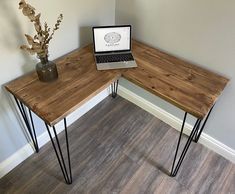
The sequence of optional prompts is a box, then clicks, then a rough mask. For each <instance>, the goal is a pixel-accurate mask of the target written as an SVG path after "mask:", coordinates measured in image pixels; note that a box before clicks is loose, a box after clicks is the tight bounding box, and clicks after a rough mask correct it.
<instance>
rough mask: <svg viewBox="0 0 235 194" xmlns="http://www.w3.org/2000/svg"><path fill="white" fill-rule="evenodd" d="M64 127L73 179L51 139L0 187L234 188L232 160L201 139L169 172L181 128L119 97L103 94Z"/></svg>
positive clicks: (23, 191)
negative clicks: (65, 172) (63, 168)
mask: <svg viewBox="0 0 235 194" xmlns="http://www.w3.org/2000/svg"><path fill="white" fill-rule="evenodd" d="M68 132H69V140H70V153H71V162H72V172H73V184H72V185H66V184H65V182H64V179H63V175H62V173H61V171H60V168H59V164H58V162H57V158H56V156H55V153H54V150H53V148H52V146H51V143H50V142H49V143H48V144H46V145H45V146H43V147H42V148H41V149H40V153H39V154H33V155H32V156H31V157H30V158H28V159H27V160H26V161H24V162H23V163H22V164H20V165H19V166H18V167H17V168H15V169H14V170H13V171H11V172H10V173H9V174H7V175H6V176H5V177H3V178H2V179H1V180H0V193H1V194H5V193H19V194H27V193H33V194H37V193H38V194H41V193H42V194H45V193H54V194H60V193H78V194H80V193H81V194H83V193H84V194H85V193H91V194H117V193H121V194H145V193H146V194H151V193H155V194H165V193H166V194H182V193H190V194H193V193H202V194H210V193H211V194H212V193H213V194H235V165H234V164H232V163H230V162H229V161H227V160H226V159H224V158H223V157H221V156H219V155H217V154H216V153H214V152H212V151H210V150H208V149H207V148H205V147H203V146H202V145H200V144H195V143H192V146H191V147H190V149H189V153H188V154H187V156H186V158H185V160H184V162H183V164H182V168H181V169H180V170H179V173H178V175H177V176H176V177H174V178H172V177H169V176H167V174H165V173H164V172H166V171H167V170H168V169H170V168H171V164H172V159H173V153H174V151H175V147H176V142H177V138H178V135H179V133H178V132H177V131H176V130H175V129H172V128H171V127H170V126H168V125H167V124H165V123H163V122H162V121H160V120H158V119H157V118H155V117H153V116H152V115H150V114H149V113H147V112H145V111H144V110H142V109H141V108H139V107H137V106H135V105H133V104H132V103H130V102H128V101H126V100H124V99H123V98H121V97H117V98H116V99H112V98H111V97H108V98H106V99H105V100H104V101H102V102H101V103H100V104H98V105H97V106H96V107H95V108H93V109H92V110H91V111H89V112H88V113H87V114H85V115H84V116H83V117H82V118H81V119H79V120H78V121H77V122H75V123H74V124H73V125H72V126H70V127H69V130H68ZM59 137H60V140H61V143H62V145H63V146H62V147H63V150H64V151H65V141H64V133H61V134H60V135H59ZM185 140H186V137H183V141H184V142H185ZM181 149H182V148H181Z"/></svg>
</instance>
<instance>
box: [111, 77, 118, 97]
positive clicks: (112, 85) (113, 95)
mask: <svg viewBox="0 0 235 194" xmlns="http://www.w3.org/2000/svg"><path fill="white" fill-rule="evenodd" d="M111 90H112V97H113V98H116V96H117V90H118V80H116V81H114V82H113V83H112V84H111Z"/></svg>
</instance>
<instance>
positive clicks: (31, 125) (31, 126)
mask: <svg viewBox="0 0 235 194" xmlns="http://www.w3.org/2000/svg"><path fill="white" fill-rule="evenodd" d="M14 98H15V101H16V104H17V106H18V109H19V111H20V113H21V116H22V118H23V120H24V122H25V125H26V128H27V130H28V132H29V135H30V137H31V139H32V142H33V145H34V148H35V151H36V152H37V153H38V152H39V147H38V141H37V135H36V132H35V127H34V123H33V117H32V112H31V110H30V109H29V108H28V112H29V117H30V121H29V118H28V115H27V113H26V107H25V106H24V105H23V103H22V102H20V101H19V100H18V99H17V98H16V97H15V96H14Z"/></svg>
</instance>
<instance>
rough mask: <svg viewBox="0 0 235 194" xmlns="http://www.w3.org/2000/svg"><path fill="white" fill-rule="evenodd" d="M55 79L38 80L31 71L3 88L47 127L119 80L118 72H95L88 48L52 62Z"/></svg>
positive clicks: (91, 51)
mask: <svg viewBox="0 0 235 194" xmlns="http://www.w3.org/2000/svg"><path fill="white" fill-rule="evenodd" d="M55 62H56V64H57V68H58V73H59V79H58V80H56V81H54V82H52V83H43V82H40V81H39V80H38V77H37V75H36V73H35V72H33V73H29V74H28V75H25V76H23V77H20V78H18V79H16V80H14V81H12V82H10V83H9V84H7V85H6V89H7V90H8V91H9V92H11V93H12V94H13V95H14V96H16V97H17V98H18V99H19V100H20V101H21V102H23V103H24V104H25V105H26V106H27V107H29V108H30V109H31V110H32V111H33V112H34V113H36V114H37V115H38V116H39V117H40V118H41V119H42V120H44V121H45V122H46V123H48V124H49V125H51V126H52V125H55V124H56V123H57V122H59V121H60V120H62V119H63V118H65V117H66V116H67V115H68V114H70V113H71V112H73V111H74V110H76V109H77V108H78V107H80V106H81V105H82V104H84V103H85V102H87V101H88V100H89V99H91V98H92V97H93V96H95V95H96V94H98V93H99V92H101V91H102V90H104V89H105V88H107V87H108V86H109V85H110V84H111V83H112V82H113V81H115V80H116V79H118V78H119V77H120V72H117V71H105V72H100V71H97V70H96V65H95V61H94V58H93V50H92V47H91V46H87V47H85V48H83V49H80V50H76V51H74V52H72V53H70V54H68V55H65V56H64V57H61V58H60V59H58V60H56V61H55Z"/></svg>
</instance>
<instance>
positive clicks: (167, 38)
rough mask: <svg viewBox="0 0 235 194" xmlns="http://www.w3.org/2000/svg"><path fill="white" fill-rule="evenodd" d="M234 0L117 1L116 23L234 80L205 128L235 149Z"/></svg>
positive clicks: (153, 99) (175, 111)
mask: <svg viewBox="0 0 235 194" xmlns="http://www.w3.org/2000/svg"><path fill="white" fill-rule="evenodd" d="M234 18H235V1H234V0H226V1H222V0H174V1H170V0H146V1H143V0H117V1H116V24H132V25H133V35H134V38H135V39H137V40H140V41H142V42H145V43H147V44H149V45H152V46H154V47H156V48H160V49H162V50H164V51H167V52H169V53H171V54H173V55H175V56H178V57H181V58H184V59H186V60H188V61H191V62H193V63H195V64H198V65H200V66H202V67H204V68H207V69H209V70H212V71H214V72H217V73H220V74H222V75H224V76H226V77H228V78H230V79H231V81H230V83H229V84H228V86H227V87H226V89H225V91H224V93H223V95H222V96H221V97H220V99H219V101H218V102H217V104H216V106H215V108H214V111H213V113H212V114H211V117H210V119H209V121H208V123H207V125H206V129H205V132H206V133H207V134H208V135H210V136H211V137H213V138H215V139H217V140H219V141H220V142H222V143H224V144H225V145H227V146H229V147H231V148H232V149H235V139H234V138H235V127H234V126H235V116H234V115H235V114H234V111H235V101H234V99H235V23H234ZM121 85H123V86H124V87H126V88H128V89H130V90H132V91H134V92H135V93H138V94H139V95H141V96H143V97H144V98H145V99H148V100H149V101H151V102H153V103H154V104H156V105H158V106H160V107H161V108H164V109H165V110H167V111H168V112H170V113H172V114H174V115H176V116H177V117H179V118H182V117H183V112H182V111H180V110H179V109H177V108H175V107H173V106H172V105H170V104H167V103H165V102H164V101H162V100H161V99H159V98H157V97H154V96H153V95H151V94H149V93H147V92H145V91H144V90H141V89H140V88H138V87H136V86H134V85H132V84H130V83H129V82H127V81H125V80H122V82H121Z"/></svg>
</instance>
